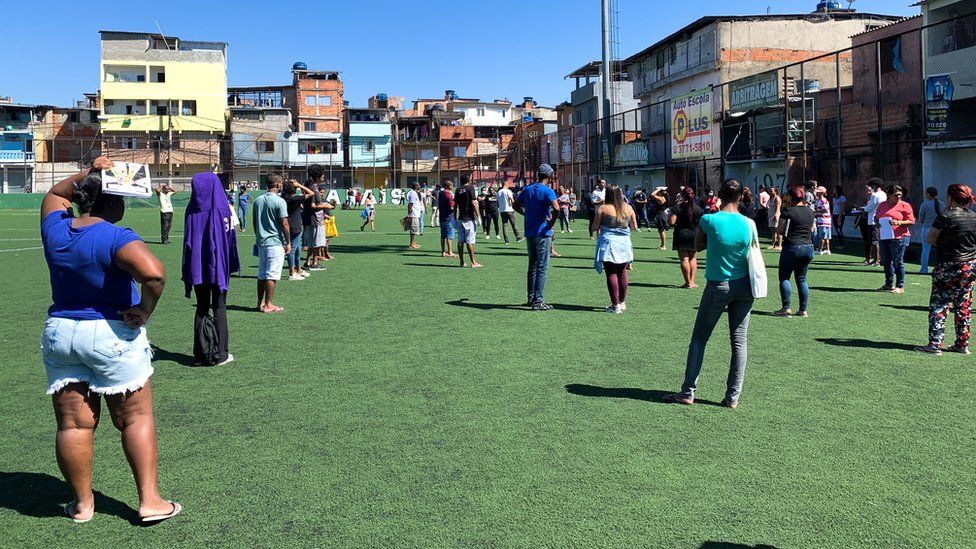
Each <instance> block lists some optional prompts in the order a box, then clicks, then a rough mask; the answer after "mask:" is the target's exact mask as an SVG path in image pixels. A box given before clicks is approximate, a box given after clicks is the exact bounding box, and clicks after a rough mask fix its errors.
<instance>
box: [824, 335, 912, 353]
mask: <svg viewBox="0 0 976 549" xmlns="http://www.w3.org/2000/svg"><path fill="white" fill-rule="evenodd" d="M815 341H818V342H820V343H826V344H827V345H834V346H837V347H858V348H861V349H885V350H890V349H895V350H898V351H914V350H915V346H914V345H909V344H907V343H896V342H894V341H871V340H870V339H860V338H851V339H848V338H841V337H818V338H816V340H815Z"/></svg>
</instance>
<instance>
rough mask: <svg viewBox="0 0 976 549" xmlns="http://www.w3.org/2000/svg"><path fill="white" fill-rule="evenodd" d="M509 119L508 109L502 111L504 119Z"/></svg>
mask: <svg viewBox="0 0 976 549" xmlns="http://www.w3.org/2000/svg"><path fill="white" fill-rule="evenodd" d="M507 117H508V109H502V118H507Z"/></svg>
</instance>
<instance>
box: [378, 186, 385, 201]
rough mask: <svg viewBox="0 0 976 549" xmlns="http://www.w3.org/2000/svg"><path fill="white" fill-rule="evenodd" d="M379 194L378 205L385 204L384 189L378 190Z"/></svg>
mask: <svg viewBox="0 0 976 549" xmlns="http://www.w3.org/2000/svg"><path fill="white" fill-rule="evenodd" d="M379 193H380V200H379V203H380V204H386V189H380V191H379Z"/></svg>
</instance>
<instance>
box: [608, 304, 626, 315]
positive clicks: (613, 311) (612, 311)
mask: <svg viewBox="0 0 976 549" xmlns="http://www.w3.org/2000/svg"><path fill="white" fill-rule="evenodd" d="M604 311H606V312H608V313H610V314H612V315H619V314H620V313H622V312H623V311H621V310H620V307H618V306H615V305H611V306H609V307H607V308H606V309H604Z"/></svg>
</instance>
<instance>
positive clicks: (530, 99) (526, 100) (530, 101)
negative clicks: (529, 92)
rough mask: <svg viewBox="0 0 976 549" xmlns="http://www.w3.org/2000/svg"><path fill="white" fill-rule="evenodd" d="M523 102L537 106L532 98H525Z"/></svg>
mask: <svg viewBox="0 0 976 549" xmlns="http://www.w3.org/2000/svg"><path fill="white" fill-rule="evenodd" d="M522 101H523V102H525V103H532V104H533V105H535V100H534V99H532V98H531V97H523V98H522Z"/></svg>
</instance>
